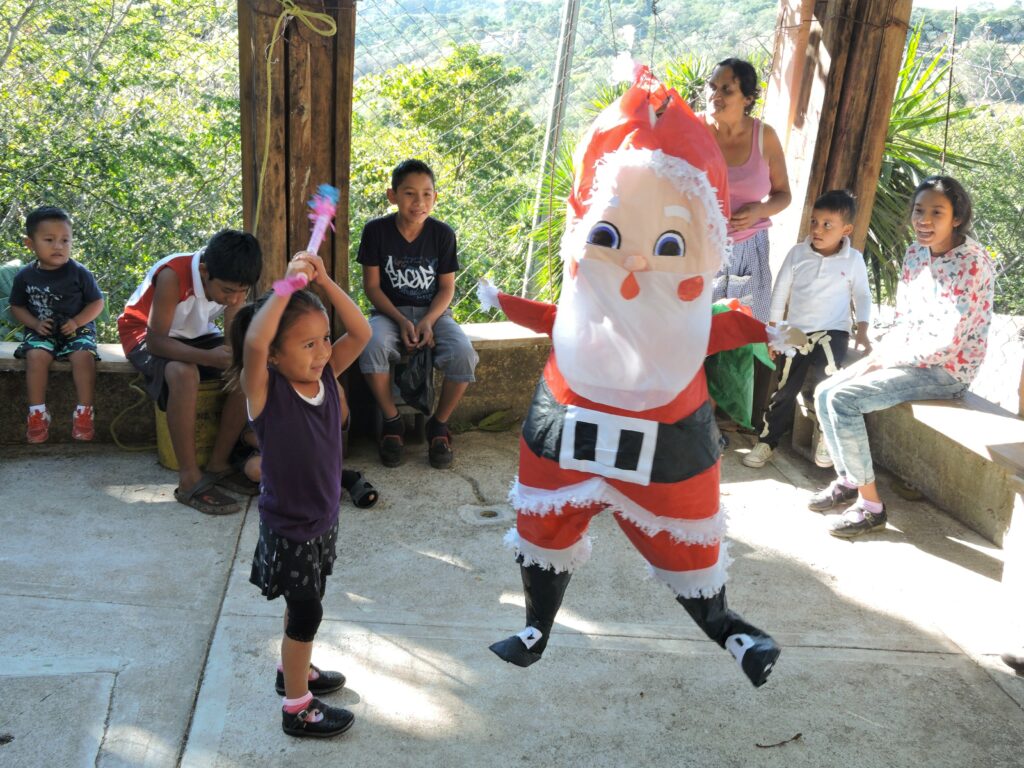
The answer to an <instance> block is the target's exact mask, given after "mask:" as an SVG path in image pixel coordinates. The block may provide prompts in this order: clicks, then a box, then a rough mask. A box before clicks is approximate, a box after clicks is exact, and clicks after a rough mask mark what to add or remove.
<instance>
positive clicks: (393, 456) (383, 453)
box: [380, 435, 405, 467]
mask: <svg viewBox="0 0 1024 768" xmlns="http://www.w3.org/2000/svg"><path fill="white" fill-rule="evenodd" d="M404 454H405V444H404V443H403V442H402V437H401V435H381V438H380V462H381V464H383V465H384V466H385V467H397V466H400V465H401V464H402V459H403V458H404Z"/></svg>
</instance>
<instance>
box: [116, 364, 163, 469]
mask: <svg viewBox="0 0 1024 768" xmlns="http://www.w3.org/2000/svg"><path fill="white" fill-rule="evenodd" d="M144 382H145V379H144V378H143V377H142V374H141V373H140V374H139V375H138V376H136V377H135V378H134V379H132V380H131V382H130V383H129V384H128V388H129V389H134V390H135V391H136V392H138V394H139V399H138V400H136V401H135V402H134V403H133V404H132V405H129V406H128V407H127V408H125V409H124V410H123V411H121V412H120V413H119V414H117V416H115V417H114V420H113V421H111V422H110V436H111V437H112V438H113V439H114V444H115V445H116V446H117V447H118V448H120V449H121V450H122V451H151V450H153V449H154V448H156V443H144V444H142V445H127V444H126V443H122V442H121V439H120V438H119V437H118V435H117V428H118V425H119V424H120V423H121V420H122V419H124V418H125V416H127V415H128V413H129V412H131V411H134V410H135V409H136V408H138V407H139V406H141V405H146V404H147V403H149V402H150V399H149V395H147V394H146V390H145V389H143V388H142V385H143V383H144Z"/></svg>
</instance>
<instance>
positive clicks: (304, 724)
mask: <svg viewBox="0 0 1024 768" xmlns="http://www.w3.org/2000/svg"><path fill="white" fill-rule="evenodd" d="M317 712H319V713H320V714H321V715H323V717H322V718H321V719H320V720H319V721H318V722H314V721H313V720H307V719H306V717H307V716H311V717H312V716H315V714H316V713H317ZM355 720H356V716H355V715H353V714H352V713H351V712H349V711H348V710H347V709H342V708H341V707H329V706H327V705H326V704H324V703H323V702H322V701H320V699H317V698H314V699H313V700H312V701H311V702H309V704H308V705H307V706H306V708H305V709H303V710H302V711H301V712H296V713H295V714H294V715H293V714H291V713H290V712H285V711H284V710H281V730H283V731H284V732H285V733H287V734H288V735H289V736H300V737H306V736H310V737H312V738H318V739H325V738H327V737H329V736H337V735H338V734H341V733H344V732H345V731H347V730H348V729H349V728H351V727H352V723H354V722H355Z"/></svg>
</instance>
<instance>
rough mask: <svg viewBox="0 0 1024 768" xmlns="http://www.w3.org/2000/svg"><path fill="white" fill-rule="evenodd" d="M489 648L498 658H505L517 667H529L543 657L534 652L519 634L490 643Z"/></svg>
mask: <svg viewBox="0 0 1024 768" xmlns="http://www.w3.org/2000/svg"><path fill="white" fill-rule="evenodd" d="M488 648H489V649H490V650H491V652H492V653H494V654H495V655H496V656H497V657H498V658H500V659H504V660H505V661H507V662H508V663H509V664H515V665H516V666H517V667H528V666H530V665H531V664H535V663H536V662H538V661H540V659H541V655H540V654H539V653H534V652H533V651H531V650H530V649H529V648H527V647H526V643H524V642H523V640H522V638H520V637H519V635H512V637H506V638H505V639H504V640H499V641H498V642H496V643H494V644H492V645H489V646H488Z"/></svg>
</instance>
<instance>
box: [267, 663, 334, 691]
mask: <svg viewBox="0 0 1024 768" xmlns="http://www.w3.org/2000/svg"><path fill="white" fill-rule="evenodd" d="M309 668H310V669H315V670H316V671H317V672H318V673H319V674H320V677H318V678H317V679H316V680H310V681H309V683H308V685H309V692H310V693H312V694H313V695H314V696H316V695H317V694H320V693H331V692H332V691H336V690H338V689H339V688H343V687H344V686H345V676H344V675H343V674H341V672H331V671H329V670H328V671H325V670H322V669H320V668H319V667H318V666H316V665H315V664H310V665H309ZM274 690H275V691H277V695H278V696H284V672H282V671H281V670H277V683H276V684H275V685H274Z"/></svg>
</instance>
